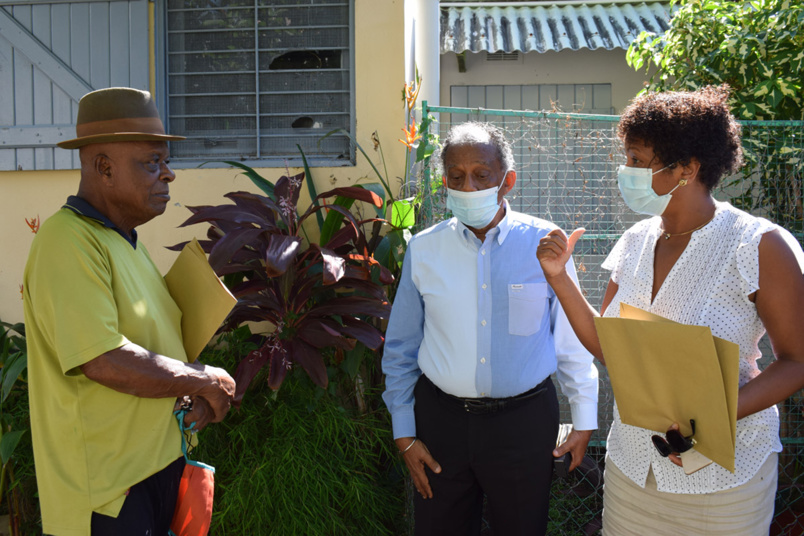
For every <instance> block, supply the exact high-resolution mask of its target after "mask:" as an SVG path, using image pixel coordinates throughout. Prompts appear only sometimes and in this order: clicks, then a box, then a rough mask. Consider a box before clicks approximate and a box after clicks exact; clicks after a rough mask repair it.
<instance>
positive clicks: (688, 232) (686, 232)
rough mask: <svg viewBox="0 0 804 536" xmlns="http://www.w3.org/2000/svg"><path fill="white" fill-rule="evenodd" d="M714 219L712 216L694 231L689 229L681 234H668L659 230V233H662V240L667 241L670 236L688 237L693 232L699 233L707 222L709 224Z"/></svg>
mask: <svg viewBox="0 0 804 536" xmlns="http://www.w3.org/2000/svg"><path fill="white" fill-rule="evenodd" d="M714 219H715V215H714V214H713V215H712V217H711V218H709V219H708V220H706V221H705V222H704V223H703V224H702V225H699V226H698V227H696V228H695V229H690V230H689V231H684V232H683V233H668V232H666V231H665V230H664V229H661V232H662V235H663V236H664V239H665V240H669V239H670V237H671V236H684V235H688V234H690V233H694V232H695V231H700V230H701V229H703V228H704V227H706V226H707V225H709V222H711V221H712V220H714Z"/></svg>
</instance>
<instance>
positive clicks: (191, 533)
mask: <svg viewBox="0 0 804 536" xmlns="http://www.w3.org/2000/svg"><path fill="white" fill-rule="evenodd" d="M186 411H187V410H185V409H182V410H180V411H178V412H176V418H177V419H178V420H179V428H180V429H181V451H182V453H184V461H185V462H187V465H185V466H184V472H183V473H182V475H181V482H180V483H179V495H178V498H177V499H176V510H175V511H174V513H173V521H172V522H171V523H170V534H171V535H172V536H206V534H207V533H208V532H209V525H210V523H211V522H212V500H213V497H214V495H215V468H214V467H212V466H211V465H207V464H205V463H201V462H196V461H192V460H190V459H189V458H188V457H187V440H186V437H185V436H186V434H187V433H189V430H187V429H186V428H185V426H184V414H185V413H186Z"/></svg>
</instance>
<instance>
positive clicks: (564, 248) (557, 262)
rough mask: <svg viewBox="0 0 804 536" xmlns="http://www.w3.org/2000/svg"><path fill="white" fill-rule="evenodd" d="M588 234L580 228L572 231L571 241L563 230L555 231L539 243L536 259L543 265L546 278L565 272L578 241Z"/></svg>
mask: <svg viewBox="0 0 804 536" xmlns="http://www.w3.org/2000/svg"><path fill="white" fill-rule="evenodd" d="M585 232H586V229H584V228H583V227H580V228H578V229H575V230H574V231H572V234H571V235H570V237H569V239H568V238H567V235H565V234H564V231H562V230H561V229H554V230H552V231H550V232H549V233H547V235H546V236H545V237H544V238H542V239H541V240H540V241H539V247H538V248H536V258H537V259H539V264H541V265H542V271H543V272H544V275H545V277H548V278H549V277H554V276H557V275H560V274H561V273H562V272H563V271H564V270H565V265H566V264H567V261H568V260H569V258H570V255H572V252H573V251H574V250H575V244H576V243H577V242H578V239H579V238H580V237H581V236H582V235H583V234H584V233H585Z"/></svg>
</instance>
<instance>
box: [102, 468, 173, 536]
mask: <svg viewBox="0 0 804 536" xmlns="http://www.w3.org/2000/svg"><path fill="white" fill-rule="evenodd" d="M184 465H185V461H184V456H182V457H181V458H179V459H178V460H176V461H175V462H173V463H171V464H170V465H168V466H167V467H165V468H164V469H162V470H161V471H159V472H158V473H155V474H153V475H151V476H149V477H148V478H146V479H145V480H143V481H142V482H140V483H138V484H135V485H133V486H131V489H130V490H129V493H128V496H127V497H126V501H125V502H124V503H123V508H122V509H121V510H120V515H118V516H117V517H109V516H105V515H102V514H98V513H96V512H93V513H92V536H167V533H168V530H169V529H170V522H171V521H172V520H173V511H174V510H175V509H176V498H177V497H178V495H179V482H180V481H181V475H182V473H183V472H184Z"/></svg>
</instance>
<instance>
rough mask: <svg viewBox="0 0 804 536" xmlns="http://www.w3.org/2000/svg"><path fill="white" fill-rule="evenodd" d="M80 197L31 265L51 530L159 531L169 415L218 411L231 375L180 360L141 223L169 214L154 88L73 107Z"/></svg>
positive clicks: (39, 464)
mask: <svg viewBox="0 0 804 536" xmlns="http://www.w3.org/2000/svg"><path fill="white" fill-rule="evenodd" d="M76 132H77V135H78V137H77V138H75V139H73V140H69V141H65V142H62V143H59V146H60V147H63V148H66V149H79V151H80V152H79V154H80V158H81V181H80V183H79V186H78V193H77V195H75V196H70V197H69V198H68V200H67V203H66V204H65V205H64V206H63V207H62V208H61V210H59V211H58V212H57V213H56V214H54V215H53V216H52V217H50V218H49V219H48V220H47V221H46V222H45V223H44V224H43V225H42V227H41V228H40V230H39V233H38V234H37V235H36V237H35V239H34V242H33V245H32V246H31V252H30V255H29V258H28V264H27V266H26V268H25V279H24V282H25V285H24V306H25V324H26V331H27V337H28V354H29V355H28V368H29V387H30V405H31V431H32V438H33V447H34V458H35V462H36V476H37V483H38V488H39V498H40V505H41V509H42V525H43V530H44V533H45V534H54V535H84V534H92V535H93V536H94V535H116V536H119V535H123V536H125V535H129V534H131V535H135V534H136V535H145V534H150V535H164V534H167V531H168V527H169V525H170V521H171V518H172V515H173V509H174V507H175V502H176V495H177V490H178V483H179V480H180V477H181V474H182V470H183V468H184V459H183V457H182V454H181V438H180V435H179V429H178V425H177V423H176V420H175V418H174V417H173V408H174V405H175V404H176V403H177V400H182V399H183V398H184V397H190V398H191V399H192V401H193V411H192V412H191V413H190V414H188V418H187V422H195V428H196V429H198V428H202V427H203V426H205V425H206V424H207V423H209V422H218V421H220V420H222V419H223V417H224V415H225V414H226V412H227V411H228V410H229V405H230V402H231V400H232V397H233V394H234V389H235V384H234V381H233V380H232V378H231V376H229V374H227V373H226V371H224V370H222V369H219V368H214V367H208V366H204V365H202V364H200V363H197V362H196V363H187V356H186V355H185V352H184V348H183V344H182V337H181V324H180V321H181V312H180V311H179V309H178V307H177V306H176V304H175V303H174V301H173V299H172V298H171V297H170V294H169V293H168V291H167V287H166V286H165V283H164V280H163V278H162V276H161V274H160V273H159V271H158V270H157V268H156V266H155V265H154V264H153V262H152V261H151V258H150V257H149V255H148V252H147V251H146V250H145V247H144V246H143V245H142V244H141V243H140V242H138V241H137V231H136V227H138V226H139V225H142V224H143V223H145V222H147V221H149V220H151V219H153V218H155V217H156V216H158V215H160V214H162V213H163V212H164V211H165V207H166V205H167V203H168V201H169V200H170V195H169V186H170V183H171V182H172V181H173V180H174V179H175V175H174V173H173V171H171V169H170V167H168V162H169V153H168V145H167V142H168V141H169V140H180V139H183V138H181V137H179V136H169V135H167V134H165V130H164V127H163V126H162V122H161V121H160V119H159V115H158V113H157V110H156V106H155V105H154V102H153V100H152V99H151V95H150V94H149V93H148V92H145V91H139V90H136V89H130V88H109V89H101V90H98V91H94V92H92V93H88V94H87V95H85V96H84V97H83V98H82V99H81V101H80V103H79V106H78V121H77V125H76Z"/></svg>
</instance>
